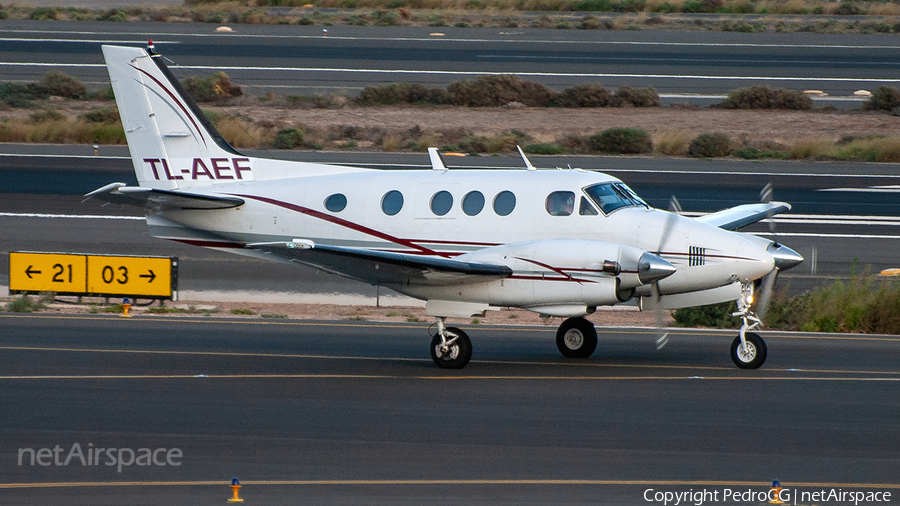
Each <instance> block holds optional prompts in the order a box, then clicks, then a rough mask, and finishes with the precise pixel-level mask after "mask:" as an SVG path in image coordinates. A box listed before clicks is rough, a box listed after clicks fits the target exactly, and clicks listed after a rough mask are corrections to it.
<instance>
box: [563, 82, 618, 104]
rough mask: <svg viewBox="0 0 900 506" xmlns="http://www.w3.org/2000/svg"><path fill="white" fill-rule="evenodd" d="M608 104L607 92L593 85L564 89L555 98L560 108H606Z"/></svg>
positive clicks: (601, 87)
mask: <svg viewBox="0 0 900 506" xmlns="http://www.w3.org/2000/svg"><path fill="white" fill-rule="evenodd" d="M609 102H610V93H609V90H607V89H606V88H604V87H603V86H600V85H599V84H595V83H588V84H579V85H577V86H573V87H571V88H566V89H564V90H563V91H562V92H561V93H560V94H559V95H558V96H557V97H556V103H557V104H558V105H560V106H562V107H606V106H607V105H609Z"/></svg>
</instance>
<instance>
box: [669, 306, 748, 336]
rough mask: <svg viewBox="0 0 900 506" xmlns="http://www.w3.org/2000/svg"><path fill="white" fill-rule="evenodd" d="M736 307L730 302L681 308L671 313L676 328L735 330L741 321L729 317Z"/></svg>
mask: <svg viewBox="0 0 900 506" xmlns="http://www.w3.org/2000/svg"><path fill="white" fill-rule="evenodd" d="M736 309H737V307H736V306H735V303H734V302H732V301H728V302H720V303H719V304H710V305H708V306H697V307H683V308H680V309H676V310H675V311H673V312H672V318H674V319H675V326H676V327H716V328H724V329H736V328H738V327H740V326H741V320H739V319H738V318H737V317H734V316H731V313H733V312H734V311H735V310H736Z"/></svg>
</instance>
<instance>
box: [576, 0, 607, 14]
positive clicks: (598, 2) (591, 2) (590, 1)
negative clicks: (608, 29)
mask: <svg viewBox="0 0 900 506" xmlns="http://www.w3.org/2000/svg"><path fill="white" fill-rule="evenodd" d="M575 10H576V11H579V12H609V11H611V10H612V1H611V0H582V1H580V2H578V3H577V4H575Z"/></svg>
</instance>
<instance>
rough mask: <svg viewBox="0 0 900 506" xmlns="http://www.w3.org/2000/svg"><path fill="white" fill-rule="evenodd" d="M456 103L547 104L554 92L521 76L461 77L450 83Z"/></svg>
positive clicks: (493, 104)
mask: <svg viewBox="0 0 900 506" xmlns="http://www.w3.org/2000/svg"><path fill="white" fill-rule="evenodd" d="M447 92H448V93H449V94H450V96H451V97H452V101H453V104H454V105H461V106H466V107H499V106H503V105H506V104H508V103H510V102H521V103H523V104H525V105H527V106H530V107H546V106H547V105H549V104H550V102H551V100H552V99H553V95H554V94H553V93H552V92H551V91H550V89H549V88H547V87H546V86H544V85H543V84H539V83H534V82H531V81H526V80H524V79H522V78H521V77H519V76H514V75H506V74H504V75H497V76H482V77H479V78H478V79H476V80H474V81H469V80H466V81H458V82H455V83H452V84H450V86H448V87H447Z"/></svg>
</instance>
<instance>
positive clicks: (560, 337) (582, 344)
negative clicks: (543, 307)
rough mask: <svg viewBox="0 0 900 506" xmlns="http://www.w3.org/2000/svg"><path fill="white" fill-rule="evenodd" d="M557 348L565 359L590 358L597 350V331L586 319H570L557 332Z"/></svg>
mask: <svg viewBox="0 0 900 506" xmlns="http://www.w3.org/2000/svg"><path fill="white" fill-rule="evenodd" d="M556 347H557V348H559V352H560V353H562V354H563V356H564V357H568V358H588V357H590V356H591V353H594V350H595V349H597V329H595V328H594V324H593V323H591V322H589V321H587V320H585V319H584V318H569V319H568V320H566V321H564V322H562V325H560V326H559V329H557V331H556Z"/></svg>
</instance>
